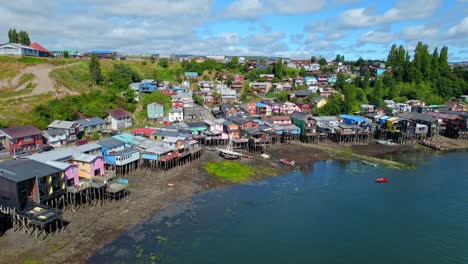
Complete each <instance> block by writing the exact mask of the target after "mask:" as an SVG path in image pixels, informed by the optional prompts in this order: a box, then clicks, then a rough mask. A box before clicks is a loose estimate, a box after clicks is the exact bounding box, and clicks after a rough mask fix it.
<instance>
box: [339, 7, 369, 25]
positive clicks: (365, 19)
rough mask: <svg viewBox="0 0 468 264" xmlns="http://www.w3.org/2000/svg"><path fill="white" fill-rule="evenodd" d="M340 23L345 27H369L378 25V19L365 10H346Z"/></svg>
mask: <svg viewBox="0 0 468 264" xmlns="http://www.w3.org/2000/svg"><path fill="white" fill-rule="evenodd" d="M340 21H341V24H342V25H343V26H345V27H368V26H373V25H376V24H377V23H378V22H377V17H376V16H375V15H374V14H372V13H370V12H369V10H367V9H365V8H354V9H349V10H346V11H345V12H344V13H343V14H341V17H340Z"/></svg>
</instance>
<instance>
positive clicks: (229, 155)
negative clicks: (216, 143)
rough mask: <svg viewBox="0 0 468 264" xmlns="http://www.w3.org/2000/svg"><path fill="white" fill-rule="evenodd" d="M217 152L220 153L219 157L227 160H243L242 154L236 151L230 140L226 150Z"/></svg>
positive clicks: (221, 149)
mask: <svg viewBox="0 0 468 264" xmlns="http://www.w3.org/2000/svg"><path fill="white" fill-rule="evenodd" d="M216 150H217V151H218V152H219V156H221V157H222V158H224V159H227V160H240V159H241V158H242V153H240V152H237V151H234V147H233V145H232V140H231V139H229V143H228V145H227V147H226V148H216Z"/></svg>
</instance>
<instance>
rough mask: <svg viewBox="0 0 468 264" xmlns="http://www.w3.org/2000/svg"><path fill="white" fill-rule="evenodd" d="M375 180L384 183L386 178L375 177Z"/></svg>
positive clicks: (386, 180)
mask: <svg viewBox="0 0 468 264" xmlns="http://www.w3.org/2000/svg"><path fill="white" fill-rule="evenodd" d="M375 182H378V183H385V182H388V179H387V178H385V177H382V178H377V179H375Z"/></svg>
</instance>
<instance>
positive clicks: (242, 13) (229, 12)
mask: <svg viewBox="0 0 468 264" xmlns="http://www.w3.org/2000/svg"><path fill="white" fill-rule="evenodd" d="M223 13H224V14H225V16H226V17H231V18H240V19H248V20H255V19H257V18H259V17H260V16H262V15H263V14H266V13H268V9H267V8H266V7H264V6H263V4H262V3H261V2H260V0H239V1H236V2H233V3H231V4H230V5H229V6H228V7H227V8H226V9H225V10H224V11H223Z"/></svg>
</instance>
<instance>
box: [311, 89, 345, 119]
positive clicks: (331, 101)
mask: <svg viewBox="0 0 468 264" xmlns="http://www.w3.org/2000/svg"><path fill="white" fill-rule="evenodd" d="M343 105H344V104H343V100H342V97H341V94H339V93H337V94H333V95H330V96H329V97H328V102H327V103H326V104H325V105H324V106H323V107H321V108H319V109H317V113H318V114H319V115H321V116H336V115H340V114H342V113H343Z"/></svg>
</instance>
